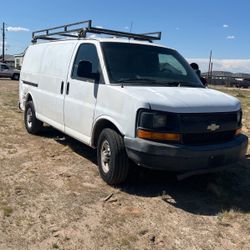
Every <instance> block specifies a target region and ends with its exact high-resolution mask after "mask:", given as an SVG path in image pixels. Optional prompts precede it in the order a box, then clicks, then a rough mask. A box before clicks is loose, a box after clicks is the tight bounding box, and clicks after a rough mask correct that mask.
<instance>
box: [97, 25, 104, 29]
mask: <svg viewBox="0 0 250 250" xmlns="http://www.w3.org/2000/svg"><path fill="white" fill-rule="evenodd" d="M95 27H96V28H98V29H103V27H102V26H95Z"/></svg>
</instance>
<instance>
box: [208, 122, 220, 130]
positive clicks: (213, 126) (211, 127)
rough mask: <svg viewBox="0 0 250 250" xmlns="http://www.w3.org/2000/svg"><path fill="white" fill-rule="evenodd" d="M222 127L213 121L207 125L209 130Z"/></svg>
mask: <svg viewBox="0 0 250 250" xmlns="http://www.w3.org/2000/svg"><path fill="white" fill-rule="evenodd" d="M219 128H220V125H217V124H216V123H212V124H210V125H208V126H207V130H211V131H215V130H217V129H219Z"/></svg>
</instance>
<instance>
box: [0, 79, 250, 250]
mask: <svg viewBox="0 0 250 250" xmlns="http://www.w3.org/2000/svg"><path fill="white" fill-rule="evenodd" d="M224 91H227V92H230V93H231V94H233V95H235V96H238V97H239V98H240V99H241V100H242V103H243V109H244V112H245V116H244V132H245V133H246V134H248V135H249V130H248V128H250V120H248V119H247V113H248V111H249V108H248V105H249V103H250V91H245V90H240V91H238V90H225V89H224ZM17 102H18V82H16V81H10V80H4V79H0V249H1V250H2V249H3V250H8V249H15V250H19V249H105V250H106V249H145V250H146V249H187V250H188V249H190V250H191V249H206V250H209V249H250V167H249V166H250V158H249V157H248V156H247V159H246V160H245V161H243V162H241V163H239V164H236V165H235V166H234V167H233V168H232V169H230V170H227V171H224V172H221V173H217V174H209V175H203V176H194V177H191V178H189V179H186V180H183V181H179V182H178V181H177V180H176V177H175V175H173V174H169V173H162V172H156V171H149V170H142V169H141V170H138V169H137V171H135V173H134V176H133V177H132V178H131V179H130V181H129V182H128V183H127V184H126V185H123V186H119V187H110V186H108V185H106V184H105V183H104V182H103V181H102V180H101V179H100V177H99V175H98V169H97V166H96V156H95V151H94V150H92V149H90V148H88V147H86V146H84V145H83V144H81V143H79V142H77V141H76V140H73V139H71V138H69V137H67V136H64V135H63V134H61V133H60V132H57V131H56V130H54V129H52V128H50V127H45V128H44V130H43V131H42V132H41V134H40V135H39V136H32V135H29V134H28V133H27V132H26V130H25V128H24V124H23V113H22V112H21V111H19V110H18V107H17ZM248 116H249V113H248Z"/></svg>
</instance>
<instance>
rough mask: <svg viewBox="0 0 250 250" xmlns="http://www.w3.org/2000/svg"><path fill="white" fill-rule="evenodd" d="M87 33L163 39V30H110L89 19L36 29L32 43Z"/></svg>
mask: <svg viewBox="0 0 250 250" xmlns="http://www.w3.org/2000/svg"><path fill="white" fill-rule="evenodd" d="M87 33H92V34H105V35H112V36H114V37H126V38H132V39H135V40H142V41H149V42H152V41H153V40H160V39H161V32H150V33H144V34H135V33H130V32H123V31H116V30H109V29H103V28H99V27H93V26H92V20H87V21H81V22H77V23H70V24H66V25H62V26H57V27H54V28H49V29H43V30H38V31H34V32H32V43H36V42H37V40H39V39H42V40H50V41H55V40H61V39H62V37H71V38H85V37H86V36H87Z"/></svg>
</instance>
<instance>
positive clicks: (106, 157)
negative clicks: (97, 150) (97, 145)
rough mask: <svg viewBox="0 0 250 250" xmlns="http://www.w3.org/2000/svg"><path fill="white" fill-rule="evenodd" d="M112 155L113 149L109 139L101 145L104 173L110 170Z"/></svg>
mask: <svg viewBox="0 0 250 250" xmlns="http://www.w3.org/2000/svg"><path fill="white" fill-rule="evenodd" d="M110 157H111V150H110V145H109V142H108V141H107V140H105V141H103V143H102V146H101V163H102V170H103V172H104V173H108V171H109V163H110Z"/></svg>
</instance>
